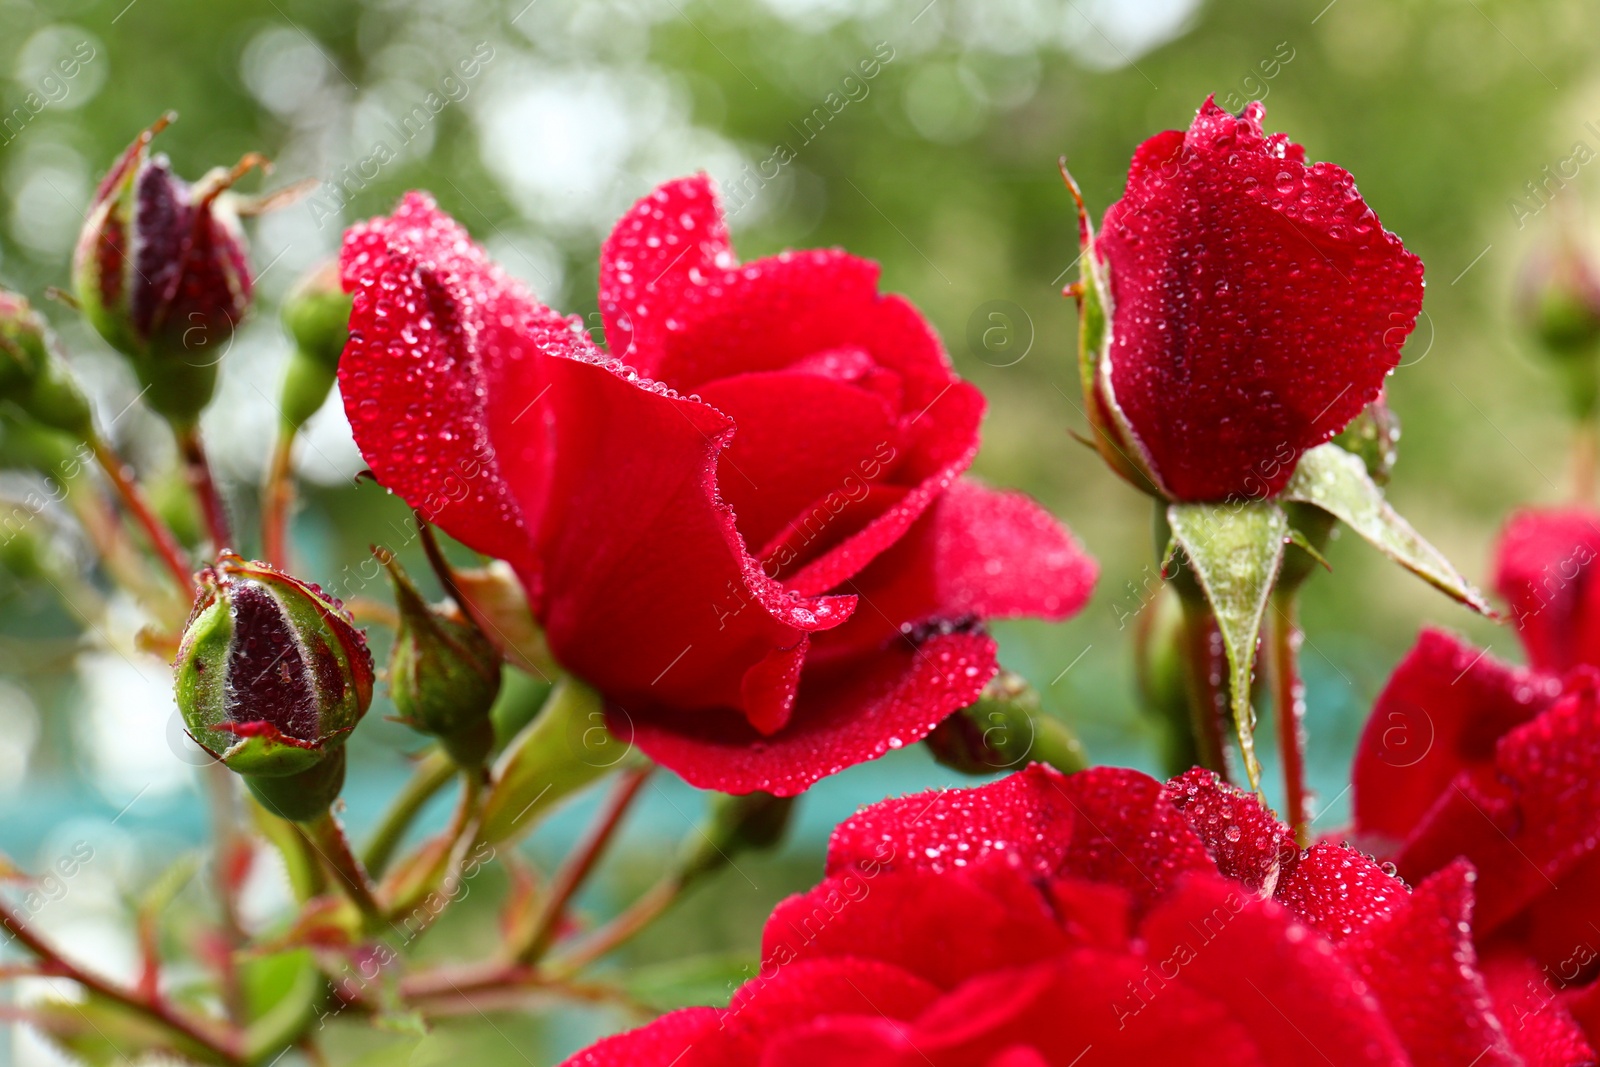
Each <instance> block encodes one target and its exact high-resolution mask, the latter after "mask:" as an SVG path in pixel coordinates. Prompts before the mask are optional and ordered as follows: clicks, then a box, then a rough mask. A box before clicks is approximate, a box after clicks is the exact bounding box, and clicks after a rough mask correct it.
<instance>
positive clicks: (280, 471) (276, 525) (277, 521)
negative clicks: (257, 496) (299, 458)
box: [261, 427, 295, 568]
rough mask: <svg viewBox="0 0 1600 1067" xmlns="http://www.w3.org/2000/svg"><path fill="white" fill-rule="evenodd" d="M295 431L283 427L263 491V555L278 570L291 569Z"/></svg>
mask: <svg viewBox="0 0 1600 1067" xmlns="http://www.w3.org/2000/svg"><path fill="white" fill-rule="evenodd" d="M294 437H295V435H294V431H293V430H291V429H289V428H288V427H283V428H282V429H280V430H279V431H278V442H277V444H276V445H274V446H273V449H272V460H271V462H270V463H268V465H267V478H266V482H265V484H264V485H263V486H262V488H261V551H262V552H263V553H264V554H265V556H266V559H267V562H268V563H271V564H272V565H273V566H275V567H280V568H283V567H287V566H288V565H289V512H290V511H291V510H293V508H294Z"/></svg>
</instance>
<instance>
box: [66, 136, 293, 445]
mask: <svg viewBox="0 0 1600 1067" xmlns="http://www.w3.org/2000/svg"><path fill="white" fill-rule="evenodd" d="M169 121H170V117H168V118H164V119H162V120H161V121H160V122H157V123H156V124H155V125H154V126H151V127H150V128H149V129H148V130H146V131H144V132H143V133H141V134H140V135H139V137H138V139H137V140H135V141H134V142H133V144H131V145H130V146H128V149H127V150H126V151H125V152H123V154H122V156H121V157H120V158H119V159H118V160H117V162H116V163H115V164H113V165H112V167H111V170H110V172H109V173H107V174H106V176H105V177H104V178H103V179H101V182H100V186H99V188H98V189H97V190H96V191H95V195H94V201H93V202H92V203H91V204H90V207H89V213H88V216H87V220H86V221H85V223H84V227H83V231H82V233H81V234H80V235H79V238H78V245H77V249H76V251H75V252H74V254H73V262H72V282H73V288H74V290H75V292H76V295H77V298H78V302H79V303H80V304H81V305H82V307H83V311H84V314H85V315H86V316H87V317H88V319H89V321H90V322H91V323H93V324H94V327H95V329H96V330H98V331H99V332H100V335H101V336H102V337H104V338H105V339H106V341H107V342H109V343H110V344H111V346H112V347H113V348H115V349H117V350H118V351H119V352H122V353H123V354H124V355H126V356H127V357H128V358H129V360H131V361H132V363H133V366H134V369H135V370H136V371H137V372H138V375H139V379H140V381H141V383H143V384H144V385H145V386H146V387H147V388H148V393H147V394H146V397H147V399H148V400H149V402H150V405H151V406H152V407H154V408H155V409H156V410H157V411H159V412H160V413H161V414H162V415H163V416H165V417H166V418H167V419H168V420H169V421H171V422H173V423H174V424H179V425H189V424H192V423H193V422H194V421H195V420H196V419H197V418H198V417H199V414H200V412H201V410H202V409H204V408H205V406H206V404H207V403H208V402H209V401H210V399H211V395H212V392H213V390H214V389H215V386H216V377H217V363H218V361H219V360H220V359H221V358H222V356H223V354H224V353H225V352H226V351H227V348H228V346H229V345H230V344H231V342H232V338H233V331H234V329H235V328H236V327H237V326H238V325H239V323H240V321H241V320H242V319H243V318H244V316H245V313H246V311H248V310H249V307H250V297H251V291H252V289H253V287H254V283H253V280H252V278H251V274H250V265H249V262H248V260H247V259H246V256H245V240H244V233H243V231H242V229H241V228H240V225H239V219H238V211H237V206H238V205H237V202H236V201H235V199H234V198H233V197H231V196H230V195H228V194H227V190H228V189H229V187H230V186H232V185H233V183H234V182H235V181H237V180H238V179H239V178H240V177H241V176H243V174H244V173H245V172H246V171H248V170H249V169H250V168H251V167H254V166H257V165H260V164H263V163H264V160H262V159H261V157H259V156H255V155H250V156H246V157H245V158H244V159H243V160H241V161H240V162H239V164H238V165H237V166H235V167H234V168H233V169H232V170H228V169H225V168H220V167H219V168H215V169H213V170H211V171H208V172H207V173H206V175H205V176H204V177H203V178H201V179H200V180H199V181H198V182H195V183H194V184H192V185H191V184H190V183H189V182H186V181H184V180H183V179H182V178H180V177H178V176H177V175H176V174H174V173H173V172H172V167H171V164H170V163H169V162H168V161H167V158H166V156H164V155H155V156H152V155H151V154H150V151H149V148H150V141H151V139H152V138H154V136H155V135H156V134H157V133H159V132H160V131H161V130H162V129H164V128H165V127H166V125H167V124H168V122H169Z"/></svg>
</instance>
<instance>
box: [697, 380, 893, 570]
mask: <svg viewBox="0 0 1600 1067" xmlns="http://www.w3.org/2000/svg"><path fill="white" fill-rule="evenodd" d="M700 396H701V398H702V399H703V400H705V402H706V403H708V404H710V405H712V406H713V407H715V408H716V409H717V410H718V411H721V412H722V413H723V414H725V415H727V416H729V417H730V418H732V419H733V421H734V424H735V425H736V426H738V428H739V429H738V432H737V433H736V434H735V435H734V438H733V444H732V445H731V446H730V447H729V448H728V449H727V451H726V452H724V453H723V455H722V458H721V461H720V462H719V463H718V467H717V484H718V486H719V488H720V489H721V491H722V498H723V499H724V500H726V501H727V502H728V504H729V506H730V507H732V508H733V513H734V514H735V515H736V516H738V522H739V532H740V533H741V534H743V535H744V538H745V541H746V543H748V544H750V545H765V544H766V543H767V542H768V541H770V540H771V539H772V538H773V537H774V536H776V535H777V534H778V533H779V532H781V531H782V530H784V529H785V528H786V527H787V526H789V524H790V523H795V524H796V525H799V526H804V525H805V524H806V523H808V522H811V523H815V522H817V521H818V519H813V518H812V517H811V515H810V511H811V510H814V509H813V508H812V505H815V504H817V503H819V502H826V501H827V500H828V497H829V496H830V495H831V496H834V497H837V498H839V499H840V500H851V499H855V498H858V497H861V496H863V495H865V493H866V489H867V485H868V484H869V483H870V482H871V481H873V480H875V478H876V477H881V476H882V475H883V474H885V473H887V468H885V467H884V466H883V464H882V463H881V462H878V461H875V460H874V459H873V457H874V456H875V455H877V454H879V453H888V452H893V451H895V450H896V447H897V446H898V445H899V439H900V434H899V430H898V429H897V427H896V425H895V422H896V416H897V412H895V411H894V410H893V409H891V408H890V407H889V405H888V404H887V403H885V402H884V400H883V398H882V397H880V396H878V395H876V394H874V393H872V392H869V391H867V390H865V389H859V388H857V387H856V386H854V385H851V384H848V383H845V382H839V381H834V380H831V379H828V378H824V377H821V376H819V375H816V374H804V373H795V372H792V371H767V372H765V373H760V374H739V375H735V376H733V377H731V378H721V379H718V380H717V381H714V382H709V383H707V384H706V385H705V386H703V387H702V388H701V389H700ZM869 471H871V473H872V474H873V475H874V477H868V472H869ZM829 514H830V509H828V508H827V507H826V506H824V508H823V512H822V516H820V517H819V518H826V517H827V516H828V515H829Z"/></svg>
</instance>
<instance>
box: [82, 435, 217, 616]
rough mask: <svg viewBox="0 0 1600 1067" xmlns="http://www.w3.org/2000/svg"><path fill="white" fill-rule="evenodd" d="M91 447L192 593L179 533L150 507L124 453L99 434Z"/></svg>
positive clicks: (119, 493) (152, 542)
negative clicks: (124, 457)
mask: <svg viewBox="0 0 1600 1067" xmlns="http://www.w3.org/2000/svg"><path fill="white" fill-rule="evenodd" d="M89 448H90V450H91V451H93V452H94V458H95V461H96V462H97V463H99V464H100V469H101V470H103V471H105V474H106V478H107V479H108V480H109V481H110V482H111V486H112V488H113V489H115V490H116V492H117V496H118V497H120V498H121V499H122V504H123V506H124V507H126V508H127V509H128V514H130V515H132V516H133V521H134V522H136V523H138V524H139V527H140V528H141V529H142V530H144V533H145V536H146V537H148V538H149V539H150V546H151V547H152V548H153V549H155V552H156V554H157V555H158V556H160V557H161V561H162V562H163V563H165V564H166V567H167V570H168V571H170V572H171V573H172V577H173V580H174V581H176V582H177V583H178V588H179V589H180V590H182V591H183V593H184V594H185V595H192V594H193V592H194V588H195V586H194V568H193V567H192V566H190V564H189V561H188V559H187V557H186V554H185V552H184V549H183V546H182V545H181V544H179V543H178V538H177V536H176V535H174V534H173V532H172V530H171V529H170V528H169V527H168V526H167V524H166V523H164V522H162V521H161V519H160V518H159V517H158V516H157V515H156V513H155V512H154V511H153V510H151V508H150V502H149V501H148V500H146V499H145V497H144V492H143V490H141V489H140V488H139V484H138V483H137V482H135V481H134V480H133V477H132V475H131V474H129V472H128V467H127V464H125V463H123V462H122V457H121V456H119V455H117V453H116V452H114V451H113V450H112V448H111V446H110V445H109V444H107V443H106V442H105V441H104V440H102V439H101V438H99V437H98V436H96V437H95V438H94V439H93V440H91V441H90V442H89Z"/></svg>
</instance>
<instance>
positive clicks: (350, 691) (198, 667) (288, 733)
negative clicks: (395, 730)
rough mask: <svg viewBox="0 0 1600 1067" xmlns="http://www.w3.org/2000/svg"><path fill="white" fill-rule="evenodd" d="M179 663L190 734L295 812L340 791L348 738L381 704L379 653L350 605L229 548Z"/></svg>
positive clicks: (206, 578)
mask: <svg viewBox="0 0 1600 1067" xmlns="http://www.w3.org/2000/svg"><path fill="white" fill-rule="evenodd" d="M199 581H200V591H199V594H198V595H197V597H196V599H195V604H194V610H193V612H192V613H191V614H190V616H189V622H188V625H187V626H186V627H185V628H184V633H183V642H182V644H181V645H180V647H179V649H178V657H177V660H176V661H175V662H174V663H173V669H174V672H175V675H176V688H177V702H178V709H179V710H180V711H181V712H182V713H183V718H184V722H185V723H186V724H187V726H188V728H189V735H190V736H191V737H193V738H194V739H195V741H196V742H197V743H199V745H200V746H201V747H202V748H204V749H205V750H206V751H207V752H209V753H211V755H212V756H214V757H215V758H217V759H219V760H221V761H222V762H223V763H225V764H227V765H228V767H229V768H231V769H232V770H234V771H237V772H238V773H240V774H242V775H244V776H245V779H246V781H247V783H249V784H250V786H251V788H252V790H254V791H255V792H256V794H257V795H258V796H259V797H260V798H261V799H262V801H263V803H266V804H267V805H268V807H269V808H271V809H272V810H274V811H277V812H280V813H282V814H284V815H285V817H286V818H294V819H305V818H310V817H312V816H315V815H317V814H318V813H320V812H321V811H322V810H325V809H326V808H327V805H328V804H329V803H330V802H331V801H332V800H333V798H334V797H335V796H337V795H338V788H339V785H340V784H342V782H343V778H344V756H343V752H342V751H341V749H342V747H343V745H344V742H345V738H346V736H347V735H348V734H349V733H350V731H351V730H353V729H355V726H356V723H358V722H360V721H361V717H362V715H364V714H365V713H366V710H367V706H368V705H369V704H370V703H371V702H372V683H373V669H372V655H371V653H370V652H368V651H367V644H366V639H365V638H364V637H363V636H362V633H361V631H360V630H358V629H356V627H355V623H354V621H353V620H352V619H351V618H350V615H349V613H348V612H346V611H345V609H344V606H343V605H342V604H340V603H339V601H338V600H336V599H334V598H333V597H330V596H328V595H327V594H326V593H324V592H323V591H322V590H321V588H320V587H318V586H316V585H311V584H309V583H306V582H302V581H300V580H299V579H298V578H294V577H291V576H289V575H287V574H284V573H282V572H281V571H278V570H275V569H274V568H273V567H271V566H270V565H268V564H266V563H252V562H247V561H245V560H243V559H241V558H240V557H238V556H233V555H223V556H221V557H220V558H219V559H218V560H217V562H216V564H215V565H214V566H212V567H208V568H207V569H206V570H204V571H202V572H201V573H200V575H199Z"/></svg>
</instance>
